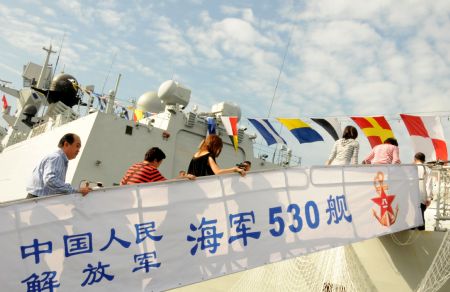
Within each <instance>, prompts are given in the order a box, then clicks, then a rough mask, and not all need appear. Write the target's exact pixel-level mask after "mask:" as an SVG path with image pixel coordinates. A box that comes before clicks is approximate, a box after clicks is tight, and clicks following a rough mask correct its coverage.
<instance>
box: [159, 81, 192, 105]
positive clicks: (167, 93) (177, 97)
mask: <svg viewBox="0 0 450 292" xmlns="http://www.w3.org/2000/svg"><path fill="white" fill-rule="evenodd" d="M158 96H159V98H160V99H161V100H162V101H164V102H165V104H167V105H176V104H179V105H181V106H183V107H186V106H187V105H188V103H189V100H190V98H191V90H190V89H189V88H186V87H184V86H183V85H181V84H179V83H178V82H176V81H174V80H167V81H165V82H163V83H162V84H161V86H159V89H158Z"/></svg>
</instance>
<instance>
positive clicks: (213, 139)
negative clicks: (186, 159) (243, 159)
mask: <svg viewBox="0 0 450 292" xmlns="http://www.w3.org/2000/svg"><path fill="white" fill-rule="evenodd" d="M222 148H223V142H222V139H221V138H220V137H219V136H217V135H214V134H211V135H208V137H206V138H205V139H204V140H203V141H202V143H201V144H200V147H199V149H198V151H197V152H195V154H194V157H192V159H191V162H190V163H189V168H188V173H189V174H192V175H195V176H207V175H215V174H226V173H233V172H238V173H239V174H240V175H241V176H245V174H246V171H245V170H244V169H242V168H239V167H237V166H234V167H230V168H220V167H219V166H218V165H217V163H216V158H217V157H218V156H219V155H220V152H222Z"/></svg>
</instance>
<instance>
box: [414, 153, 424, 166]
mask: <svg viewBox="0 0 450 292" xmlns="http://www.w3.org/2000/svg"><path fill="white" fill-rule="evenodd" d="M414 158H415V159H416V160H419V161H420V162H422V163H424V162H425V154H423V153H422V152H417V153H416V155H414Z"/></svg>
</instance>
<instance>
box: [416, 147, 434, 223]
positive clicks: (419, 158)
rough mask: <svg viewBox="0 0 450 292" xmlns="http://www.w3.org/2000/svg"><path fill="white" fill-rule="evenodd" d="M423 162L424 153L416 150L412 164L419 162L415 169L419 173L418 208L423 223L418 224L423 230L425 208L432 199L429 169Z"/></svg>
mask: <svg viewBox="0 0 450 292" xmlns="http://www.w3.org/2000/svg"><path fill="white" fill-rule="evenodd" d="M424 163H425V154H423V153H422V152H417V153H416V154H415V155H414V164H419V165H418V166H417V170H418V173H419V192H420V200H421V201H420V210H421V211H422V219H423V225H422V226H419V227H418V229H419V230H425V216H424V213H425V210H426V209H427V207H428V206H429V205H430V203H431V200H432V199H433V193H432V182H431V175H430V169H429V168H428V167H426V166H425V165H423V164H424Z"/></svg>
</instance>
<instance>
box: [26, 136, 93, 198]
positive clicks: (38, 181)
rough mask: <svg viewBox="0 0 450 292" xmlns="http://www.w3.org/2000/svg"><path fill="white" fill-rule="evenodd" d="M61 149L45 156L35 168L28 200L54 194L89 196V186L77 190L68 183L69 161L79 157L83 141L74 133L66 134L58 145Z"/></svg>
mask: <svg viewBox="0 0 450 292" xmlns="http://www.w3.org/2000/svg"><path fill="white" fill-rule="evenodd" d="M58 147H59V149H58V150H57V151H55V152H53V153H51V154H49V155H47V156H45V157H44V158H43V159H42V160H41V161H40V162H39V164H38V165H37V166H36V167H35V168H34V170H33V173H32V177H31V179H30V181H29V182H28V185H27V192H28V195H27V199H31V198H36V197H43V196H48V195H53V194H72V193H77V192H79V193H81V194H83V196H85V195H87V193H89V192H90V191H91V189H90V188H89V187H87V186H84V187H80V189H78V190H77V189H75V188H73V187H72V185H71V184H69V183H66V172H67V167H68V165H69V160H72V159H74V158H75V157H77V155H78V153H79V152H80V149H81V140H80V137H78V135H75V134H73V133H67V134H65V135H64V136H63V137H62V138H61V139H60V140H59V143H58Z"/></svg>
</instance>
